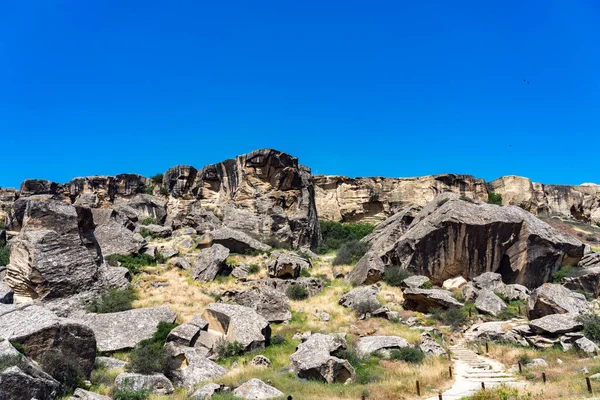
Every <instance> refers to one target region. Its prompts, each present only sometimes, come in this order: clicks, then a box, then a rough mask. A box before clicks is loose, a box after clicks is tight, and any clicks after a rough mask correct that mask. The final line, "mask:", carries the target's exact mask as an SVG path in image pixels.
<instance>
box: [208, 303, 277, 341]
mask: <svg viewBox="0 0 600 400" xmlns="http://www.w3.org/2000/svg"><path fill="white" fill-rule="evenodd" d="M202 318H203V319H204V320H206V321H208V330H209V331H212V332H213V333H218V334H219V335H220V337H221V338H222V339H223V340H225V341H226V342H228V343H232V342H238V343H239V344H240V345H242V347H243V349H244V351H252V350H256V349H262V348H264V347H265V346H267V345H268V344H269V341H270V339H271V327H270V326H269V322H268V321H267V320H266V319H265V318H264V317H262V316H261V315H259V314H258V313H257V312H256V311H254V310H253V309H251V308H249V307H244V306H239V305H235V304H222V303H219V304H210V305H209V306H208V308H207V309H206V311H204V314H203V315H202Z"/></svg>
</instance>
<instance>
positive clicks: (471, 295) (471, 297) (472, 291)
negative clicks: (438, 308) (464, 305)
mask: <svg viewBox="0 0 600 400" xmlns="http://www.w3.org/2000/svg"><path fill="white" fill-rule="evenodd" d="M461 292H462V295H463V297H464V298H465V301H475V299H476V298H477V295H478V294H479V289H477V288H476V287H475V285H473V283H471V282H468V283H467V284H466V285H463V287H462V288H461Z"/></svg>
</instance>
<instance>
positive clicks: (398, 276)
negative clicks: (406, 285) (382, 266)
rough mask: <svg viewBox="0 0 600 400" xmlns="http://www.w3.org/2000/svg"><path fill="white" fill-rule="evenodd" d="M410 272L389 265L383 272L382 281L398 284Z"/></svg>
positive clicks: (393, 284)
mask: <svg viewBox="0 0 600 400" xmlns="http://www.w3.org/2000/svg"><path fill="white" fill-rule="evenodd" d="M411 275H412V274H411V273H410V272H409V271H408V270H406V269H403V268H400V267H389V268H387V269H386V270H385V272H384V274H383V281H384V282H385V283H387V284H388V285H390V286H396V287H398V286H400V285H401V284H402V281H404V280H405V279H406V278H408V277H409V276H411Z"/></svg>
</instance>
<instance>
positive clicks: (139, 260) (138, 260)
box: [104, 254, 156, 275]
mask: <svg viewBox="0 0 600 400" xmlns="http://www.w3.org/2000/svg"><path fill="white" fill-rule="evenodd" d="M104 259H105V260H106V262H107V263H108V264H109V265H111V266H116V265H118V263H120V264H121V266H122V267H125V268H127V269H128V270H129V272H130V273H131V274H132V275H136V274H139V273H140V270H141V268H142V267H146V266H149V265H156V261H155V260H154V259H153V258H152V256H150V255H149V254H134V255H128V256H124V255H122V254H111V255H109V256H106V257H104Z"/></svg>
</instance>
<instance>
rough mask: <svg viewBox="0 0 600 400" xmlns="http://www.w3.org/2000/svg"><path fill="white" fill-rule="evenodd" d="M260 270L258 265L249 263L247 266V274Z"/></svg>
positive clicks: (256, 272)
mask: <svg viewBox="0 0 600 400" xmlns="http://www.w3.org/2000/svg"><path fill="white" fill-rule="evenodd" d="M259 272H260V265H258V264H250V265H249V266H248V275H253V274H258V273H259Z"/></svg>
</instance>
